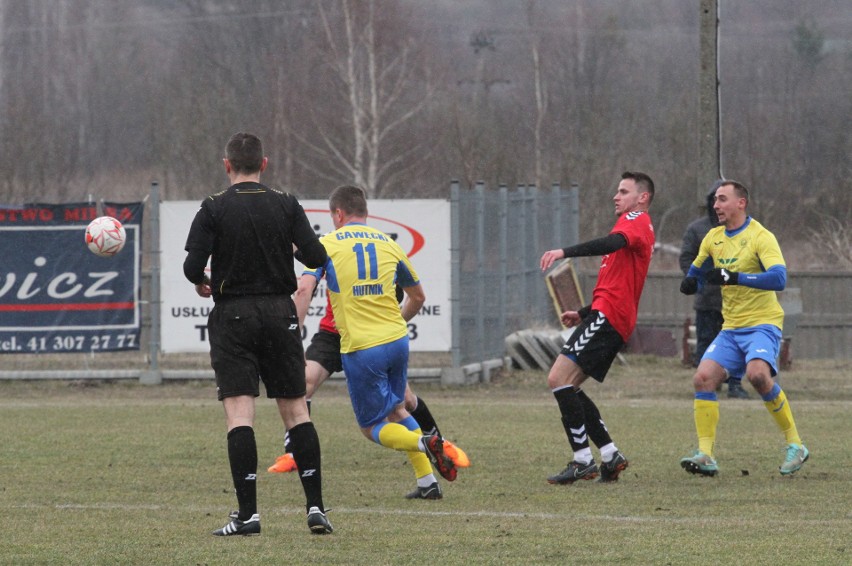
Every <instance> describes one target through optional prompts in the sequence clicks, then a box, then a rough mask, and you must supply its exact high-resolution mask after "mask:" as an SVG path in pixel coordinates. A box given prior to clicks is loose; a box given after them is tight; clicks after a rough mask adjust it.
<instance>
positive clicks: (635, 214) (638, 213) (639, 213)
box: [627, 210, 645, 220]
mask: <svg viewBox="0 0 852 566" xmlns="http://www.w3.org/2000/svg"><path fill="white" fill-rule="evenodd" d="M643 214H645V211H644V210H638V211H637V210H634V211H633V212H628V213H627V219H628V220H636V219H637V218H639V217H640V216H642V215H643Z"/></svg>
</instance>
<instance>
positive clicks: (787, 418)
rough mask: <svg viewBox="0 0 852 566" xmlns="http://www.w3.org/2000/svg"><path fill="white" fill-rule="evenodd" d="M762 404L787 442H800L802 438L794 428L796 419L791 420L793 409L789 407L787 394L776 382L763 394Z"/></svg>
mask: <svg viewBox="0 0 852 566" xmlns="http://www.w3.org/2000/svg"><path fill="white" fill-rule="evenodd" d="M763 404H764V405H765V406H766V408H767V410H769V414H770V415H772V418H773V419H775V423H776V424H777V425H778V428H780V429H781V431H782V432H783V433H784V438H785V439H787V444H802V439H801V438H800V437H799V431H798V429H797V428H796V421H794V420H793V411H792V410H791V409H790V403H789V402H788V401H787V395H785V394H784V390H783V389H781V386H780V385H778V384H777V383H776V384H775V385H774V386H773V387H772V390H771V391H770V392H769V393H767V394H766V395H764V396H763Z"/></svg>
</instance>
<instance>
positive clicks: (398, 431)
mask: <svg viewBox="0 0 852 566" xmlns="http://www.w3.org/2000/svg"><path fill="white" fill-rule="evenodd" d="M420 436H421V435H419V434H417V433H416V432H412V431H410V430H408V429H407V428H405V427H404V426H402V425H401V424H398V423H385V424H384V426H382V428H381V429H380V430H379V444H381V445H382V446H386V447H388V448H393V449H394V450H401V451H404V452H420V446H419V445H418V442H419V441H420ZM427 460H428V458H427Z"/></svg>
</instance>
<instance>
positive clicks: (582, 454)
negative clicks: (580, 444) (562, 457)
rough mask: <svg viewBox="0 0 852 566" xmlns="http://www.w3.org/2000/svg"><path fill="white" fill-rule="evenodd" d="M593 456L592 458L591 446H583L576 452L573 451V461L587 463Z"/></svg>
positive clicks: (589, 462) (590, 461)
mask: <svg viewBox="0 0 852 566" xmlns="http://www.w3.org/2000/svg"><path fill="white" fill-rule="evenodd" d="M593 460H594V458H592V449H591V448H583V449H582V450H579V451H577V452H574V461H575V462H580V463H581V464H584V465H589V464H591V463H592V461H593Z"/></svg>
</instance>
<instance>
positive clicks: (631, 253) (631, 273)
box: [592, 211, 655, 342]
mask: <svg viewBox="0 0 852 566" xmlns="http://www.w3.org/2000/svg"><path fill="white" fill-rule="evenodd" d="M610 234H621V235H622V236H624V237H625V239H626V240H627V245H626V246H624V247H623V248H621V249H620V250H617V251H615V252H613V253H611V254H607V255H605V256H603V258H602V259H601V267H600V271H598V282H597V284H596V285H595V290H594V292H593V293H592V308H593V309H595V310H599V311H600V312H602V313H604V315H605V316H606V318H607V320H608V321H609V323H610V324H611V325H612V327H613V328H615V330H616V331H617V332H618V333H619V334H621V337H622V338H623V339H624V341H625V342H627V340H628V339H629V338H630V335H631V334H633V329H634V327H635V326H636V313H637V311H638V310H639V299H640V297H641V296H642V287H644V286H645V277H646V276H647V275H648V266H649V265H650V263H651V254H652V253H653V251H654V241H655V238H654V226H653V225H652V224H651V217H650V216H649V215H648V213H647V212H644V211H638V212H625V213H624V214H622V215H621V216H620V217H619V219H618V220H617V221H616V222H615V226H613V227H612V230H610Z"/></svg>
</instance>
